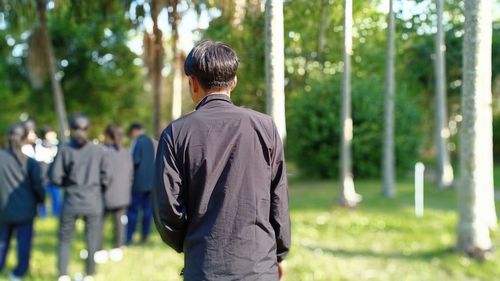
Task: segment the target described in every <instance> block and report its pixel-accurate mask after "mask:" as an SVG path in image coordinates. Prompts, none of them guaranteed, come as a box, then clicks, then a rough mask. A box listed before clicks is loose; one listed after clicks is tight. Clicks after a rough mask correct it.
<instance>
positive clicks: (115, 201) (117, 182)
mask: <svg viewBox="0 0 500 281" xmlns="http://www.w3.org/2000/svg"><path fill="white" fill-rule="evenodd" d="M106 149H107V153H108V160H109V166H110V172H111V177H112V178H113V180H112V181H111V183H110V185H109V186H108V188H107V189H106V192H105V194H104V206H105V208H107V209H114V208H119V207H126V206H128V205H129V203H130V192H131V189H132V180H133V175H134V165H133V163H132V156H131V155H130V151H128V150H127V149H123V148H122V149H120V150H118V149H116V148H115V147H114V146H106Z"/></svg>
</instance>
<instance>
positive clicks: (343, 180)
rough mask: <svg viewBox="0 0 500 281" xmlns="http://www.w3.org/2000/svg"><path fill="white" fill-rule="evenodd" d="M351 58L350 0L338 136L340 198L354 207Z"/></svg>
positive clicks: (348, 0)
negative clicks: (340, 122) (339, 131)
mask: <svg viewBox="0 0 500 281" xmlns="http://www.w3.org/2000/svg"><path fill="white" fill-rule="evenodd" d="M351 56H352V0H344V74H343V81H342V86H343V87H342V116H341V120H342V130H341V136H340V143H341V146H340V154H341V163H340V164H341V165H340V167H341V169H340V198H339V202H340V204H342V205H345V206H349V207H355V206H356V205H357V204H358V203H359V202H360V201H361V196H360V195H359V194H357V193H356V191H355V188H354V180H353V175H352V155H351V144H352V135H353V128H352V117H351Z"/></svg>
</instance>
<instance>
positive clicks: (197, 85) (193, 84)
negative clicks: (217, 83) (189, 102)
mask: <svg viewBox="0 0 500 281" xmlns="http://www.w3.org/2000/svg"><path fill="white" fill-rule="evenodd" d="M189 82H190V83H191V87H192V90H193V93H198V92H200V82H198V79H196V78H195V77H193V76H189Z"/></svg>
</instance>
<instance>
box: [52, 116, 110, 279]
mask: <svg viewBox="0 0 500 281" xmlns="http://www.w3.org/2000/svg"><path fill="white" fill-rule="evenodd" d="M69 123H70V127H71V141H70V142H69V143H68V144H65V145H63V146H62V147H61V149H60V150H59V152H58V153H57V156H56V158H55V159H54V162H53V163H52V166H51V167H50V170H49V178H50V181H51V182H52V183H54V184H55V185H57V186H60V187H61V188H62V189H63V190H64V202H63V211H62V214H61V220H60V225H59V246H58V262H57V267H58V271H59V279H58V280H59V281H66V280H71V278H70V277H69V275H68V263H69V258H70V250H71V242H72V241H73V236H74V232H75V221H76V220H77V218H78V217H83V219H84V221H85V236H86V237H85V238H86V241H87V253H88V254H87V258H86V274H87V276H86V277H85V278H86V279H85V280H93V279H92V276H93V275H94V273H95V260H94V253H95V252H96V251H97V250H98V247H99V242H100V241H101V238H100V235H101V232H100V230H101V222H102V213H103V210H104V205H103V193H104V191H105V189H106V187H107V186H109V184H110V182H111V176H110V174H111V173H110V168H109V162H108V161H109V160H108V156H107V154H106V152H105V150H104V148H103V147H102V146H100V145H96V144H93V143H92V142H91V141H89V140H88V138H87V131H88V129H89V126H90V120H89V119H88V118H87V117H86V116H85V115H83V114H74V115H72V116H71V117H70V120H69Z"/></svg>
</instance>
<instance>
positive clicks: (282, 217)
mask: <svg viewBox="0 0 500 281" xmlns="http://www.w3.org/2000/svg"><path fill="white" fill-rule="evenodd" d="M273 131H274V133H273V138H274V149H273V151H272V179H271V216H270V221H271V225H272V227H273V229H274V233H275V235H276V255H277V259H278V262H281V261H282V260H283V259H284V258H285V256H286V255H287V254H288V251H289V249H290V244H291V235H290V210H289V207H288V182H287V174H286V167H285V157H284V152H283V144H282V142H281V138H280V137H279V134H278V131H277V129H276V126H275V125H274V123H273Z"/></svg>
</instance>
